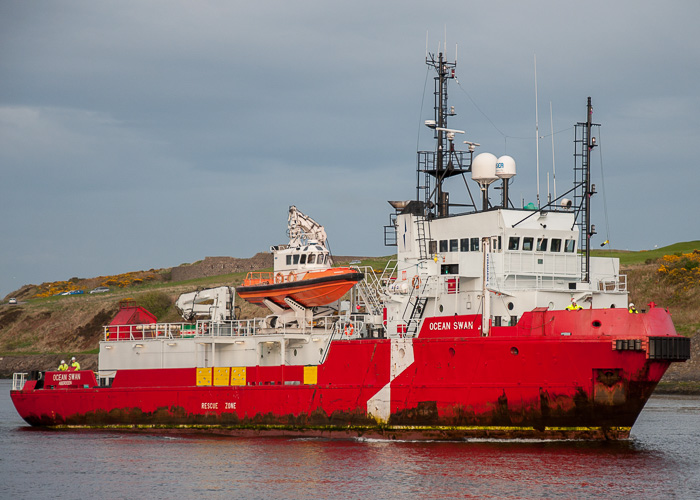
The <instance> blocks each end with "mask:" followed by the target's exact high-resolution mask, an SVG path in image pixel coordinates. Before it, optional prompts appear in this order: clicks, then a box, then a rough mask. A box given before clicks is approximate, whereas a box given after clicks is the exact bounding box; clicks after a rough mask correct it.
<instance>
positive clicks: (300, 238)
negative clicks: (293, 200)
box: [287, 205, 326, 248]
mask: <svg viewBox="0 0 700 500" xmlns="http://www.w3.org/2000/svg"><path fill="white" fill-rule="evenodd" d="M287 234H288V235H289V246H290V247H292V248H293V247H300V246H303V245H307V244H309V243H311V242H315V243H319V244H321V245H323V246H325V244H326V230H325V229H323V226H322V225H321V224H319V223H318V222H316V221H315V220H313V219H312V218H311V217H309V216H308V215H304V214H303V213H301V212H300V211H299V210H298V209H297V207H295V206H294V205H292V206H291V207H289V217H288V218H287Z"/></svg>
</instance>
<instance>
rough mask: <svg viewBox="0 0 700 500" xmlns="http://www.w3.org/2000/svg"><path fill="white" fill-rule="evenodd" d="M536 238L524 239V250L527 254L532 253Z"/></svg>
mask: <svg viewBox="0 0 700 500" xmlns="http://www.w3.org/2000/svg"><path fill="white" fill-rule="evenodd" d="M534 241H535V238H527V237H526V238H523V250H524V251H525V252H530V251H532V244H533V243H534Z"/></svg>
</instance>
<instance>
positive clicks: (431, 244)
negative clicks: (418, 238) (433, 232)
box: [428, 240, 437, 254]
mask: <svg viewBox="0 0 700 500" xmlns="http://www.w3.org/2000/svg"><path fill="white" fill-rule="evenodd" d="M428 249H429V250H428V252H429V253H432V254H435V253H437V241H435V240H430V242H429V243H428Z"/></svg>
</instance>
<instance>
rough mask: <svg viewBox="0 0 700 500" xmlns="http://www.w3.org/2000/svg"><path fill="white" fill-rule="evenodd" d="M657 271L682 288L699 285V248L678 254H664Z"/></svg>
mask: <svg viewBox="0 0 700 500" xmlns="http://www.w3.org/2000/svg"><path fill="white" fill-rule="evenodd" d="M657 272H658V273H659V274H660V275H661V276H662V277H663V278H665V279H667V280H669V281H670V282H672V283H675V284H679V285H681V286H683V289H684V290H690V289H691V288H694V287H697V286H700V250H693V251H692V252H690V253H684V254H678V255H664V256H663V257H662V258H661V265H660V266H659V269H657Z"/></svg>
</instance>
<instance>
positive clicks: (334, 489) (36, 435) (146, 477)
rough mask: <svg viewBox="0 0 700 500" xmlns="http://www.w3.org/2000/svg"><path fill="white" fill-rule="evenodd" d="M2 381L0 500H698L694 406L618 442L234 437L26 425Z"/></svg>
mask: <svg viewBox="0 0 700 500" xmlns="http://www.w3.org/2000/svg"><path fill="white" fill-rule="evenodd" d="M10 386H11V381H9V380H0V498H7V499H42V498H46V499H52V500H55V499H56V498H74V499H80V498H99V499H121V498H128V499H131V498H157V499H160V498H173V499H178V500H181V499H189V498H216V499H218V498H222V499H223V498H226V499H255V498H260V499H270V498H284V499H319V498H321V499H323V498H333V499H345V498H352V499H354V498H357V499H363V500H369V499H384V498H386V499H390V498H411V499H414V498H420V499H426V498H427V499H433V498H480V499H481V498H498V499H501V498H508V499H511V498H512V499H540V498H565V499H581V498H605V499H607V498H625V499H634V498H640V499H641V498H644V499H665V498H679V499H686V498H688V499H691V498H692V499H697V498H700V397H695V396H654V397H652V398H651V400H650V401H649V403H648V404H647V406H646V408H645V409H644V411H643V412H642V414H641V415H640V417H639V419H638V420H637V423H636V424H635V426H634V427H633V428H632V436H631V438H630V440H628V441H622V442H612V443H605V442H584V441H565V442H555V441H548V442H541V441H505V442H503V441H489V440H478V441H468V442H405V441H404V442H402V441H383V440H362V439H358V440H345V441H334V440H326V439H286V438H233V437H220V436H213V435H207V434H190V433H184V432H183V433H177V434H171V433H168V434H165V433H157V432H147V433H130V432H114V431H93V430H88V431H83V430H80V431H52V430H45V429H36V428H32V427H30V426H28V425H27V424H26V423H25V422H24V421H23V420H22V419H21V418H20V417H19V415H18V414H17V412H16V411H15V409H14V406H13V405H12V402H11V400H10V394H9V393H10Z"/></svg>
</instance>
